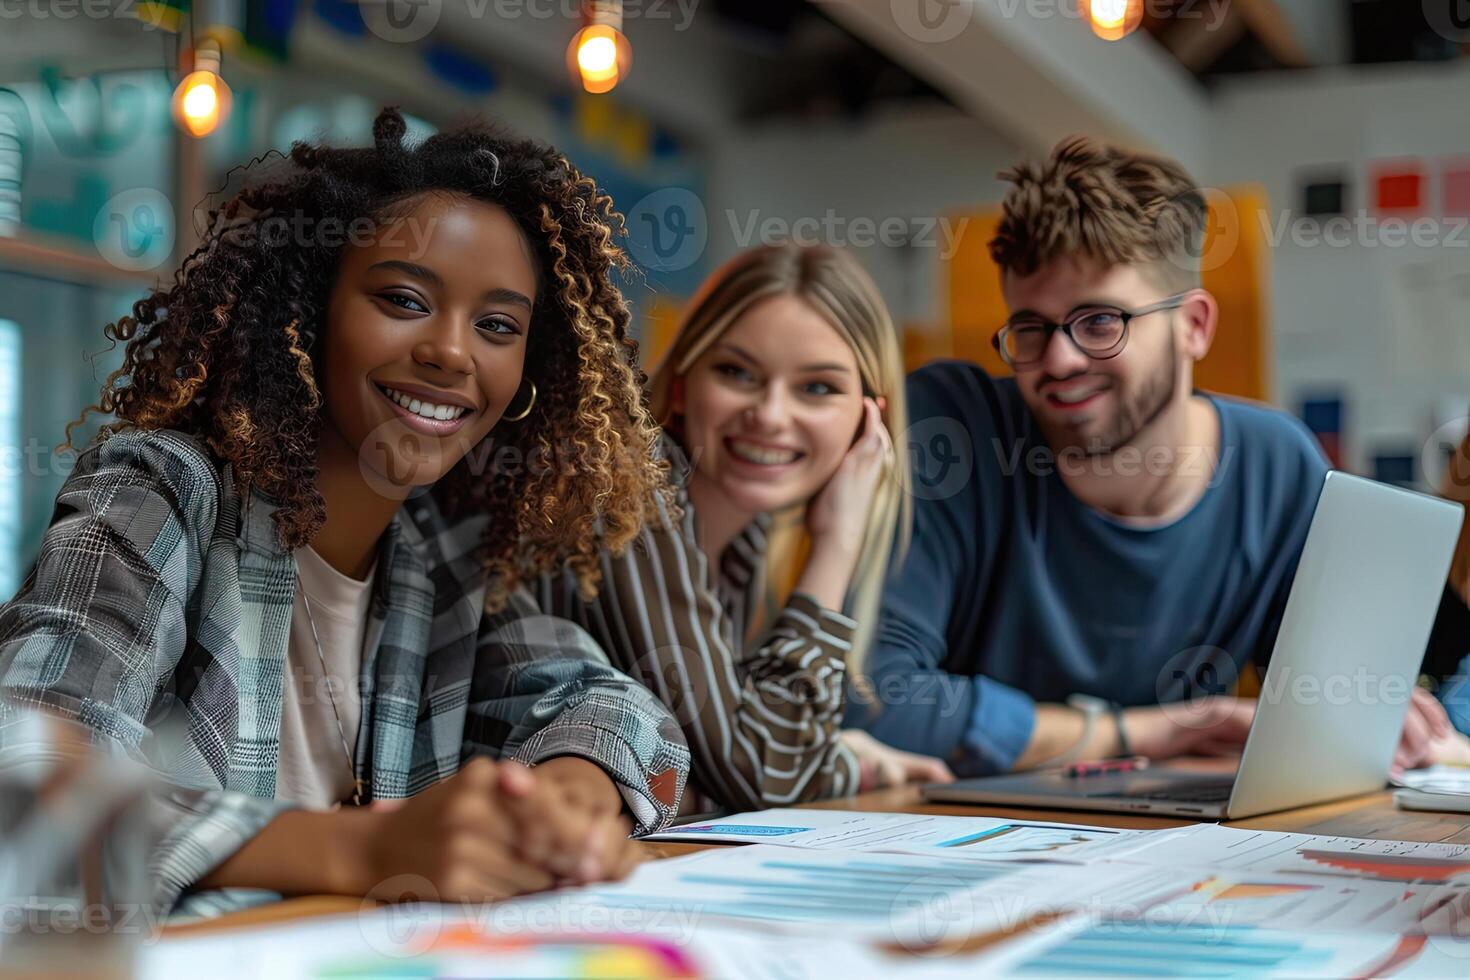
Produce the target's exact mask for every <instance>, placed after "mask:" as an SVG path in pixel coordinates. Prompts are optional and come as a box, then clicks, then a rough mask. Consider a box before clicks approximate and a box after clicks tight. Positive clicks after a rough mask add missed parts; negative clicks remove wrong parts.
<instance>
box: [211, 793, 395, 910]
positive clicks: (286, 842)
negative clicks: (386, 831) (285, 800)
mask: <svg viewBox="0 0 1470 980" xmlns="http://www.w3.org/2000/svg"><path fill="white" fill-rule="evenodd" d="M374 820H375V815H374V813H373V812H372V811H370V810H367V809H358V808H355V807H352V808H348V807H344V808H342V809H340V810H332V811H329V812H316V811H310V810H292V811H290V812H287V813H283V814H281V815H280V816H278V817H276V818H275V819H274V820H272V821H271V822H270V823H268V824H266V826H265V829H263V830H262V831H261V832H260V833H259V834H256V835H255V836H254V837H252V838H251V839H250V840H248V841H246V842H245V845H244V846H243V847H241V848H240V849H239V850H238V851H236V852H235V853H234V854H232V855H230V857H229V858H227V859H226V860H225V861H224V862H223V863H222V864H220V865H219V867H217V868H215V869H214V870H213V871H211V872H210V873H209V874H208V875H206V876H205V877H204V878H203V879H202V880H201V881H200V882H199V887H201V888H265V889H268V890H270V891H274V892H280V893H281V894H283V895H313V894H331V895H365V894H367V891H368V889H369V887H370V882H369V879H370V877H371V874H370V872H368V869H367V867H366V864H367V862H366V857H367V846H366V844H367V840H368V839H369V838H370V837H371V835H372V833H373V824H374ZM302 855H309V856H310V857H309V859H308V860H303V859H302Z"/></svg>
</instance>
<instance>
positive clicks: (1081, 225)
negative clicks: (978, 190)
mask: <svg viewBox="0 0 1470 980" xmlns="http://www.w3.org/2000/svg"><path fill="white" fill-rule="evenodd" d="M998 176H999V178H1000V179H1001V180H1005V181H1009V182H1010V183H1011V184H1013V185H1015V186H1013V187H1012V188H1011V189H1010V190H1009V191H1008V192H1007V193H1006V196H1005V200H1004V202H1003V203H1002V205H1001V209H1002V217H1001V222H1000V227H999V228H998V229H997V231H996V234H995V237H994V238H993V239H992V240H991V242H990V256H991V258H993V259H994V260H995V263H996V265H998V266H1000V268H1001V270H1002V271H1003V272H1009V273H1015V274H1017V275H1023V276H1026V275H1031V274H1032V273H1034V272H1035V271H1036V270H1037V269H1039V268H1040V267H1041V266H1043V265H1046V264H1048V263H1050V262H1053V261H1056V260H1058V259H1065V258H1083V257H1085V258H1091V259H1094V260H1097V261H1099V262H1102V263H1103V264H1104V265H1107V266H1114V265H1142V266H1147V267H1148V270H1149V271H1150V272H1152V273H1153V274H1154V278H1155V279H1156V280H1158V281H1159V282H1160V284H1161V285H1162V286H1163V287H1164V288H1166V289H1170V290H1171V291H1180V290H1184V289H1192V288H1195V287H1197V286H1199V284H1200V275H1199V257H1200V251H1201V248H1202V247H1203V242H1204V232H1205V223H1206V219H1207V217H1208V208H1207V206H1206V204H1205V198H1204V194H1203V193H1202V192H1201V191H1200V188H1199V186H1198V185H1197V184H1196V183H1195V182H1194V180H1193V178H1191V177H1190V176H1189V174H1188V173H1187V172H1186V171H1185V170H1184V168H1183V167H1181V166H1180V165H1179V164H1178V163H1176V162H1175V161H1173V160H1169V159H1166V158H1164V157H1156V156H1149V155H1146V154H1142V153H1132V152H1128V151H1126V150H1122V149H1119V148H1118V147H1115V146H1110V145H1108V144H1106V143H1100V142H1097V141H1095V140H1092V139H1089V138H1087V137H1085V136H1073V137H1070V138H1068V139H1065V140H1062V141H1061V142H1060V143H1058V144H1057V146H1056V148H1055V149H1054V150H1052V152H1051V156H1050V157H1048V158H1047V159H1046V161H1044V162H1042V163H1036V162H1031V161H1028V162H1026V163H1022V164H1019V165H1018V166H1016V167H1014V168H1012V169H1010V170H1007V171H1004V172H1002V173H1001V174H999V175H998Z"/></svg>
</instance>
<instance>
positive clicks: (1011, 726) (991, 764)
mask: <svg viewBox="0 0 1470 980" xmlns="http://www.w3.org/2000/svg"><path fill="white" fill-rule="evenodd" d="M971 680H972V681H973V682H974V685H975V707H974V709H973V710H972V711H971V712H970V724H969V725H968V727H966V729H965V736H964V741H963V743H961V745H960V748H959V751H958V752H957V753H956V755H955V758H954V760H953V762H952V764H951V768H953V769H954V771H955V774H956V775H959V776H989V775H993V774H995V773H998V772H1008V771H1010V769H1011V768H1012V767H1013V766H1015V764H1016V760H1017V759H1019V758H1020V757H1021V753H1022V752H1024V751H1025V750H1026V743H1028V742H1030V741H1031V731H1032V729H1034V728H1035V727H1036V702H1035V701H1033V700H1032V699H1031V696H1030V695H1029V694H1026V693H1025V692H1024V691H1019V690H1017V689H1016V688H1014V687H1010V686H1008V685H1006V684H1002V683H1000V682H999V681H995V680H991V679H990V678H989V677H973V678H971Z"/></svg>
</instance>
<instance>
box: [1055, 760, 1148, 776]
mask: <svg viewBox="0 0 1470 980" xmlns="http://www.w3.org/2000/svg"><path fill="white" fill-rule="evenodd" d="M1147 768H1148V759H1147V758H1145V757H1144V756H1141V755H1135V756H1131V757H1129V758H1127V759H1099V760H1097V761H1096V762H1074V763H1072V764H1071V765H1070V766H1068V767H1067V775H1068V776H1070V777H1072V778H1073V779H1076V778H1078V777H1081V776H1101V775H1102V774H1104V773H1109V772H1137V771H1138V770H1140V769H1147Z"/></svg>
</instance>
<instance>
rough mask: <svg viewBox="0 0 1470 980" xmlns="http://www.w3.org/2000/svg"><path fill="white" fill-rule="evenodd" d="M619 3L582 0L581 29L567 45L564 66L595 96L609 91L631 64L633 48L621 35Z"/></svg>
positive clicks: (617, 1) (621, 12)
mask: <svg viewBox="0 0 1470 980" xmlns="http://www.w3.org/2000/svg"><path fill="white" fill-rule="evenodd" d="M622 27H623V4H622V0H585V2H584V3H583V4H582V29H581V30H580V31H578V32H577V33H576V34H574V35H572V40H571V43H570V44H568V45H567V67H568V69H570V70H571V73H572V77H573V78H576V79H577V80H578V81H580V82H581V83H582V88H583V89H585V90H587V91H588V92H591V93H593V94H594V95H600V94H602V93H603V92H611V91H612V90H613V89H614V88H615V87H617V84H618V83H619V82H621V81H622V80H623V78H624V76H626V75H627V74H628V69H629V68H631V67H632V65H633V46H632V45H631V44H629V43H628V39H627V38H626V37H625V36H624V35H623V31H622Z"/></svg>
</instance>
